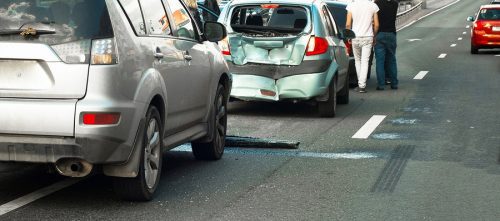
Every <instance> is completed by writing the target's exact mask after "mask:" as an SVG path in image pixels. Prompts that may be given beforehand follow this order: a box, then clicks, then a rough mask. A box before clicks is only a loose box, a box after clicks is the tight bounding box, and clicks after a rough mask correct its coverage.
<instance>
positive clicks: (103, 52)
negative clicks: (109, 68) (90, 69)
mask: <svg viewBox="0 0 500 221" xmlns="http://www.w3.org/2000/svg"><path fill="white" fill-rule="evenodd" d="M90 55H91V60H90V64H94V65H106V64H116V63H118V56H117V53H116V44H115V39H114V38H107V39H97V40H92V50H91V51H90Z"/></svg>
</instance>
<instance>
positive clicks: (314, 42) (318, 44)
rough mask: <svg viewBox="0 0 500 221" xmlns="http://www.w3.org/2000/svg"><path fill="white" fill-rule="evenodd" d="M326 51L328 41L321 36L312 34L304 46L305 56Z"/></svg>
mask: <svg viewBox="0 0 500 221" xmlns="http://www.w3.org/2000/svg"><path fill="white" fill-rule="evenodd" d="M327 51H328V41H327V40H326V39H324V38H321V37H315V36H312V37H311V38H310V39H309V43H308V44H307V48H306V56H312V55H319V54H324V53H326V52H327Z"/></svg>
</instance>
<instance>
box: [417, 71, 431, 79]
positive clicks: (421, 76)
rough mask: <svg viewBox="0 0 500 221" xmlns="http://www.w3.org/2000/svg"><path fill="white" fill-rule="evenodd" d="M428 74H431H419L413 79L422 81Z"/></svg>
mask: <svg viewBox="0 0 500 221" xmlns="http://www.w3.org/2000/svg"><path fill="white" fill-rule="evenodd" d="M427 73H429V72H428V71H421V72H418V74H417V75H415V77H414V78H413V80H422V79H424V77H425V75H427Z"/></svg>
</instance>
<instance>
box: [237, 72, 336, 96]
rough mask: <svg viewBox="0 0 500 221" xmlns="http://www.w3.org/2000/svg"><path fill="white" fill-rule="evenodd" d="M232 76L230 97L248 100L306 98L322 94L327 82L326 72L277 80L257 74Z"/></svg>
mask: <svg viewBox="0 0 500 221" xmlns="http://www.w3.org/2000/svg"><path fill="white" fill-rule="evenodd" d="M232 76H233V87H232V90H231V97H235V98H238V99H241V100H249V101H250V100H264V101H279V100H285V99H298V100H308V99H311V98H314V97H317V96H321V95H324V94H325V93H326V92H327V88H328V84H329V82H327V77H328V76H327V72H323V73H313V74H301V75H293V76H289V77H284V78H281V79H278V80H275V79H272V78H270V77H263V76H257V75H241V74H232ZM269 92H274V94H275V95H274V96H270V95H269V94H272V93H269ZM266 94H267V95H266Z"/></svg>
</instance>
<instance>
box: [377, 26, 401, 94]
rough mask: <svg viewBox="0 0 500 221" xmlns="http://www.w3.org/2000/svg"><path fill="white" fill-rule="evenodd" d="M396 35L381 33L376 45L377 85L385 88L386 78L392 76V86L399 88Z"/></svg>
mask: <svg viewBox="0 0 500 221" xmlns="http://www.w3.org/2000/svg"><path fill="white" fill-rule="evenodd" d="M396 47H397V40H396V33H392V32H379V33H378V34H377V42H376V43H375V59H377V63H376V64H377V67H376V70H377V84H378V86H379V87H384V85H385V76H390V80H391V86H398V66H397V64H396Z"/></svg>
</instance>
